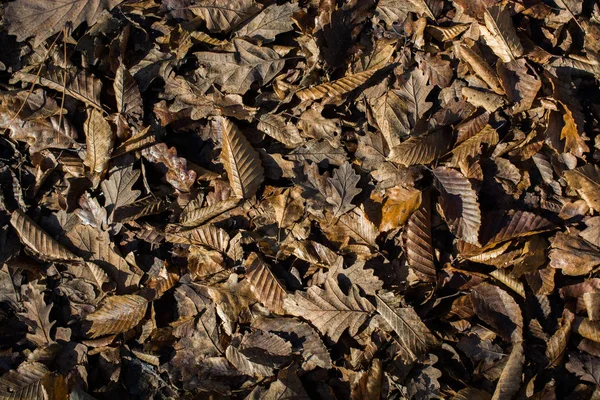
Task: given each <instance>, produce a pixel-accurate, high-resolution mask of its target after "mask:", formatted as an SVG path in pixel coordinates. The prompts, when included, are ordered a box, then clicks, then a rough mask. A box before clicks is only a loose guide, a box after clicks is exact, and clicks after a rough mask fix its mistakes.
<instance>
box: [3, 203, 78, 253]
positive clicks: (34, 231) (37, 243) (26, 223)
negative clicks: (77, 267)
mask: <svg viewBox="0 0 600 400" xmlns="http://www.w3.org/2000/svg"><path fill="white" fill-rule="evenodd" d="M10 224H11V225H12V226H13V228H15V230H16V231H17V233H18V235H19V238H20V239H21V242H23V244H25V246H27V247H29V248H30V249H31V250H33V251H34V252H36V253H37V254H38V256H39V257H41V258H43V259H46V260H50V261H69V260H78V259H79V257H77V256H76V255H75V254H73V253H71V252H70V251H69V250H67V249H65V248H64V247H63V246H61V245H60V243H58V242H57V241H56V240H54V238H52V236H50V235H49V234H48V233H46V232H45V231H44V230H42V228H41V227H40V226H39V225H38V224H36V223H35V222H34V221H33V220H32V219H31V218H29V217H28V216H27V214H25V213H24V212H23V211H21V210H15V211H13V213H12V215H11V218H10Z"/></svg>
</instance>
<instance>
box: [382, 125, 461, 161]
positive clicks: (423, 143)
mask: <svg viewBox="0 0 600 400" xmlns="http://www.w3.org/2000/svg"><path fill="white" fill-rule="evenodd" d="M451 141H452V135H451V134H449V132H447V131H444V130H443V129H438V130H436V131H434V132H432V133H430V134H428V135H423V136H418V137H411V138H409V139H408V140H405V141H404V142H402V143H400V144H399V145H397V146H395V147H394V148H392V151H391V152H390V155H389V159H390V160H391V161H394V162H396V163H398V164H400V165H404V166H405V167H409V166H411V165H419V164H429V163H431V162H433V161H435V160H437V159H438V158H439V157H440V156H441V155H442V154H444V153H446V152H447V151H448V150H449V148H450V143H451Z"/></svg>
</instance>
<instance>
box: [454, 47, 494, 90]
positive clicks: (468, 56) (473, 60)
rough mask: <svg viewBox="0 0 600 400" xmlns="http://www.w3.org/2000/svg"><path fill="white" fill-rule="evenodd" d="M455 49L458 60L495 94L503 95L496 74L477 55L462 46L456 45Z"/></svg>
mask: <svg viewBox="0 0 600 400" xmlns="http://www.w3.org/2000/svg"><path fill="white" fill-rule="evenodd" d="M457 49H458V50H459V51H458V54H459V56H460V58H461V59H462V60H464V61H465V62H466V63H468V64H469V65H470V66H471V68H473V71H475V73H476V74H477V76H479V77H480V78H481V79H483V81H484V82H485V83H487V85H488V86H489V88H490V89H492V90H493V91H494V92H496V93H497V94H500V95H502V94H504V89H503V88H502V86H500V80H499V79H498V76H497V75H496V72H495V71H494V70H493V68H492V67H490V65H489V64H488V63H487V62H486V61H485V60H484V59H483V58H481V57H480V56H479V54H477V53H475V52H474V51H473V50H471V49H470V48H468V47H466V46H464V45H457Z"/></svg>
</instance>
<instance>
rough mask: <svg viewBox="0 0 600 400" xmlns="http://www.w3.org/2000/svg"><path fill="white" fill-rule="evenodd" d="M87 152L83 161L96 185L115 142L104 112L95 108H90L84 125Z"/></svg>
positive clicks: (104, 169) (105, 167) (106, 164)
mask: <svg viewBox="0 0 600 400" xmlns="http://www.w3.org/2000/svg"><path fill="white" fill-rule="evenodd" d="M83 131H84V132H85V138H86V144H87V152H86V156H85V160H84V161H83V163H84V164H85V165H86V166H87V167H88V168H89V169H90V170H91V173H92V176H93V181H94V186H97V185H98V183H99V176H101V175H102V174H103V173H104V171H106V169H107V167H108V162H109V161H110V158H111V155H112V151H113V146H114V143H115V139H114V134H113V131H112V129H111V127H110V125H109V123H108V122H107V121H106V120H105V119H104V117H103V116H102V114H101V113H100V112H99V111H98V110H95V109H89V110H88V117H87V119H86V121H85V123H84V125H83Z"/></svg>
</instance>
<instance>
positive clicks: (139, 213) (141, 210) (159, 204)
mask: <svg viewBox="0 0 600 400" xmlns="http://www.w3.org/2000/svg"><path fill="white" fill-rule="evenodd" d="M105 182H106V181H105ZM136 191H137V190H136ZM168 207H169V201H168V200H167V199H157V198H156V197H154V196H146V197H144V198H143V199H139V200H136V201H134V202H132V203H129V204H127V205H124V206H121V207H119V208H116V209H115V211H114V215H113V222H129V221H133V220H136V219H138V218H142V217H145V216H148V215H154V214H160V213H161V212H163V211H165V210H166V209H167V208H168Z"/></svg>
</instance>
